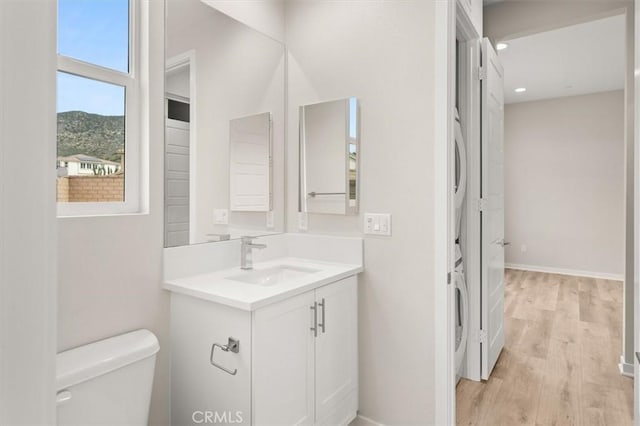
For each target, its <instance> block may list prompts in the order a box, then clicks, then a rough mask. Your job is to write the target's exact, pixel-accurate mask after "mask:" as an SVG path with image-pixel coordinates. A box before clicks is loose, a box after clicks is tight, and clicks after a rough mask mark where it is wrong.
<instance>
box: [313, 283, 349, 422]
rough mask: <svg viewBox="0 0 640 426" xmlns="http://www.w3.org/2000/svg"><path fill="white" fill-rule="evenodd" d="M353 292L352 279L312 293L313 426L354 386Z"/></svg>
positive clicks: (342, 399)
mask: <svg viewBox="0 0 640 426" xmlns="http://www.w3.org/2000/svg"><path fill="white" fill-rule="evenodd" d="M357 291H358V289H357V279H356V278H355V277H350V278H347V279H345V280H343V281H340V282H337V283H335V284H330V285H327V286H324V287H320V288H319V289H317V290H316V302H317V303H318V337H317V339H316V395H315V400H316V404H315V405H316V418H315V420H316V424H317V423H322V421H323V420H326V419H327V417H328V416H329V415H330V414H331V413H332V412H334V411H335V410H336V409H338V408H339V406H340V404H343V403H344V401H345V400H347V398H348V396H349V394H350V393H352V392H354V391H355V389H356V388H357V386H358V344H357V341H358V329H357V324H358V299H357ZM354 401H355V399H354ZM353 411H354V412H355V411H356V407H353Z"/></svg>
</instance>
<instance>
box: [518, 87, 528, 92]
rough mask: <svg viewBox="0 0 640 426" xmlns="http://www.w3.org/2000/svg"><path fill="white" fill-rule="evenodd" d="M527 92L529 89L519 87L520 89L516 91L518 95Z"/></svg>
mask: <svg viewBox="0 0 640 426" xmlns="http://www.w3.org/2000/svg"><path fill="white" fill-rule="evenodd" d="M526 91H527V88H526V87H518V88H517V89H516V93H522V92H526Z"/></svg>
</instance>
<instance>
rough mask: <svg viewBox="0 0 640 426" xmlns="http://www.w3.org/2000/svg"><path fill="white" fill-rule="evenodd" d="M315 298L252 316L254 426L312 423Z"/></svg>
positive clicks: (299, 299) (307, 295)
mask: <svg viewBox="0 0 640 426" xmlns="http://www.w3.org/2000/svg"><path fill="white" fill-rule="evenodd" d="M314 297H315V294H314V292H313V291H310V292H307V293H304V294H301V295H300V296H296V297H292V298H290V299H287V300H285V301H283V302H279V303H275V304H273V305H269V306H267V307H264V308H262V309H258V310H257V311H255V312H254V314H253V315H254V316H253V321H254V323H253V324H254V328H253V362H252V367H253V368H252V371H253V377H252V384H253V389H252V393H253V396H252V398H251V399H252V406H253V422H252V424H253V425H255V426H289V425H312V424H313V423H314V346H315V337H314V332H313V331H312V330H311V328H312V327H313V324H314V311H313V310H312V309H310V308H311V307H313V306H314V302H315V300H314ZM229 391H230V392H232V391H233V389H229Z"/></svg>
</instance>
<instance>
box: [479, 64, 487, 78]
mask: <svg viewBox="0 0 640 426" xmlns="http://www.w3.org/2000/svg"><path fill="white" fill-rule="evenodd" d="M486 78H487V67H478V80H480V81H482V80H485V79H486Z"/></svg>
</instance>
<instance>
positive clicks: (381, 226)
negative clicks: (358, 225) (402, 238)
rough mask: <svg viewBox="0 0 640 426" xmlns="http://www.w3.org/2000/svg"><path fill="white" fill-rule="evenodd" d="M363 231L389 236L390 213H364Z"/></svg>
mask: <svg viewBox="0 0 640 426" xmlns="http://www.w3.org/2000/svg"><path fill="white" fill-rule="evenodd" d="M364 233H365V234H369V235H384V236H391V215H390V214H388V213H384V214H380V213H365V214H364Z"/></svg>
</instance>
